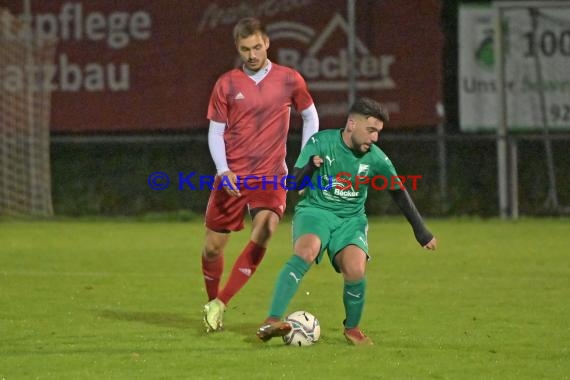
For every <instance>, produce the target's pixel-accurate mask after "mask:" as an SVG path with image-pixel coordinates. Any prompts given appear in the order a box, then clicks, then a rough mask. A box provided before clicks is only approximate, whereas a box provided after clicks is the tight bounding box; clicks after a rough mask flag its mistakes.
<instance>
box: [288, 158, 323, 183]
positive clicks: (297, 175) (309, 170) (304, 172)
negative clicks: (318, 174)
mask: <svg viewBox="0 0 570 380" xmlns="http://www.w3.org/2000/svg"><path fill="white" fill-rule="evenodd" d="M313 157H315V156H311V157H310V158H309V162H307V165H305V166H303V167H302V168H298V167H294V168H293V175H292V177H293V178H290V177H287V189H288V190H296V191H299V190H303V187H306V185H307V184H308V183H306V184H305V186H301V184H302V183H303V182H310V181H303V178H305V177H308V178H311V176H312V175H313V172H314V171H315V169H316V168H317V167H316V166H315V164H314V163H313ZM293 180H294V183H292V181H293Z"/></svg>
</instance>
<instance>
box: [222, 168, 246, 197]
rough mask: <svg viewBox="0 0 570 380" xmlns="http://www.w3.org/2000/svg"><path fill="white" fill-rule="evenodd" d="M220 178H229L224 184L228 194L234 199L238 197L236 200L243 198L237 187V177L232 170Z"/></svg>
mask: <svg viewBox="0 0 570 380" xmlns="http://www.w3.org/2000/svg"><path fill="white" fill-rule="evenodd" d="M220 177H222V178H223V177H226V178H227V179H225V180H224V182H223V183H222V185H223V187H224V190H225V191H226V193H228V194H229V195H230V196H232V197H236V198H239V197H241V193H240V192H239V189H238V187H237V176H236V174H235V173H234V172H232V171H231V170H228V171H227V172H223V173H222V174H220Z"/></svg>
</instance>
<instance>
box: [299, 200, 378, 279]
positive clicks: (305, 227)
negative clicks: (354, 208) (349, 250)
mask: <svg viewBox="0 0 570 380" xmlns="http://www.w3.org/2000/svg"><path fill="white" fill-rule="evenodd" d="M367 232H368V219H367V218H366V215H358V216H355V217H351V218H339V217H338V216H336V215H335V214H334V213H332V212H330V211H326V210H322V209H319V208H312V207H306V208H301V209H297V210H296V211H295V215H294V216H293V244H294V243H295V242H296V241H297V239H299V238H300V237H301V236H302V235H306V234H315V235H317V236H318V237H319V238H320V240H321V249H320V251H319V255H318V256H317V259H316V263H317V264H318V263H320V261H321V260H322V257H323V254H324V251H325V250H326V251H327V252H328V256H329V260H330V261H331V264H332V265H333V267H334V269H335V270H336V271H337V272H339V273H340V270H339V268H337V266H336V265H335V263H334V258H335V256H336V254H337V253H339V252H340V251H341V250H342V249H343V248H344V247H346V246H348V245H351V244H352V245H356V246H358V247H360V248H361V249H362V250H363V251H364V252H365V253H366V256H368V239H367Z"/></svg>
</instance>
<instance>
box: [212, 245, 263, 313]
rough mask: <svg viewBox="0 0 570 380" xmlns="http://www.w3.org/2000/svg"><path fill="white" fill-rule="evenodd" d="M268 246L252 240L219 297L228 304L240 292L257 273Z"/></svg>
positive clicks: (235, 265)
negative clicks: (265, 246)
mask: <svg viewBox="0 0 570 380" xmlns="http://www.w3.org/2000/svg"><path fill="white" fill-rule="evenodd" d="M265 250H266V248H264V247H262V246H260V245H257V244H256V243H254V242H253V241H250V242H249V243H248V244H247V245H246V246H245V248H244V250H243V251H242V253H241V254H240V255H239V257H238V258H237V260H236V262H235V264H234V266H233V268H232V272H231V273H230V277H229V278H228V282H227V283H226V286H224V288H223V289H222V290H221V291H220V293H219V294H218V299H219V300H221V301H222V302H223V303H224V304H226V305H227V304H228V302H230V299H232V297H233V296H234V295H235V294H236V293H237V292H239V290H240V289H241V288H242V287H243V286H244V285H245V283H246V282H247V281H248V280H249V278H250V277H251V276H252V275H253V274H254V273H255V270H256V269H257V266H258V265H259V263H260V262H261V260H262V259H263V256H264V255H265Z"/></svg>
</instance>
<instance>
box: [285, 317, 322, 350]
mask: <svg viewBox="0 0 570 380" xmlns="http://www.w3.org/2000/svg"><path fill="white" fill-rule="evenodd" d="M285 321H286V322H289V323H290V324H291V326H293V328H292V329H291V331H290V332H289V333H288V334H287V335H285V336H284V337H283V341H284V342H285V344H290V345H293V346H310V345H312V344H313V343H315V342H316V341H318V340H319V337H320V336H321V326H320V325H319V320H318V319H317V318H315V316H314V315H313V314H311V313H309V312H308V311H302V310H301V311H296V312H294V313H291V314H289V315H288V316H287V318H285Z"/></svg>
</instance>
